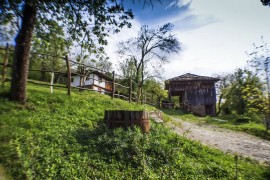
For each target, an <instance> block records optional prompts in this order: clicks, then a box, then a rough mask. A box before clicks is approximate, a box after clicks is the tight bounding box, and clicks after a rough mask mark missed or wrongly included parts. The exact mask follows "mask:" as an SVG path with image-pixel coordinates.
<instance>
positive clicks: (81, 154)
mask: <svg viewBox="0 0 270 180" xmlns="http://www.w3.org/2000/svg"><path fill="white" fill-rule="evenodd" d="M0 92H1V94H2V98H0V162H1V165H2V166H3V167H5V168H6V170H7V172H9V173H10V175H11V176H13V177H14V178H15V179H25V178H27V179H45V178H52V179H71V178H79V179H93V178H98V179H116V178H117V179H157V178H159V179H206V178H210V179H233V178H235V175H236V162H237V165H238V168H237V172H238V176H239V177H240V178H242V179H267V177H268V178H269V177H270V176H269V172H270V171H269V168H268V167H266V166H263V165H259V164H256V163H255V162H251V161H249V160H245V159H241V160H240V159H239V160H238V159H237V158H236V159H235V158H234V157H233V156H230V155H227V154H223V153H222V152H220V151H218V150H214V149H211V148H208V147H205V146H203V145H201V144H199V143H197V142H193V141H190V140H187V139H186V138H184V137H179V136H178V135H176V134H174V133H172V132H171V131H170V130H169V129H167V128H165V127H163V126H161V125H155V124H154V123H152V129H151V132H150V133H148V134H143V133H141V131H140V129H138V128H131V129H128V130H123V129H116V130H110V129H108V128H107V127H106V126H105V125H104V124H103V123H102V119H103V115H104V110H105V109H129V110H142V109H144V110H148V109H151V107H149V106H137V105H136V104H129V103H128V102H125V101H122V100H117V99H115V100H111V98H110V97H109V96H105V95H101V94H98V93H90V92H76V93H73V94H72V96H71V97H68V96H67V95H66V91H65V90H56V91H55V93H54V94H50V93H49V89H48V88H44V87H38V86H34V85H29V86H28V97H29V98H28V99H29V100H28V102H27V104H26V105H25V106H22V105H18V104H16V103H13V102H9V101H8V100H7V99H5V98H3V94H4V93H3V92H4V90H3V89H0Z"/></svg>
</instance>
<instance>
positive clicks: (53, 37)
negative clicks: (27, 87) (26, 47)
mask: <svg viewBox="0 0 270 180" xmlns="http://www.w3.org/2000/svg"><path fill="white" fill-rule="evenodd" d="M37 26H43V28H45V29H46V30H44V29H43V30H42V31H40V30H38V29H39V28H37V30H36V32H35V35H34V38H33V41H32V50H31V52H32V53H33V54H32V56H31V58H30V67H29V69H34V70H43V71H51V72H55V71H58V72H63V71H65V70H66V65H65V64H66V63H65V61H64V59H63V57H64V56H65V55H66V54H67V52H68V51H67V50H68V47H69V46H70V42H68V41H67V40H66V38H65V37H64V35H65V33H64V30H63V28H62V27H61V26H60V25H59V24H58V23H57V22H55V21H53V20H48V21H47V24H46V25H41V24H40V23H38V25H37ZM46 75H47V76H48V74H47V73H45V72H36V71H34V72H33V71H30V73H29V78H30V79H35V80H42V81H45V80H49V78H48V77H46Z"/></svg>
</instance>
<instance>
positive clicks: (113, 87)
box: [112, 71, 115, 99]
mask: <svg viewBox="0 0 270 180" xmlns="http://www.w3.org/2000/svg"><path fill="white" fill-rule="evenodd" d="M112 75H113V82H112V99H113V98H114V92H115V73H114V71H113V72H112Z"/></svg>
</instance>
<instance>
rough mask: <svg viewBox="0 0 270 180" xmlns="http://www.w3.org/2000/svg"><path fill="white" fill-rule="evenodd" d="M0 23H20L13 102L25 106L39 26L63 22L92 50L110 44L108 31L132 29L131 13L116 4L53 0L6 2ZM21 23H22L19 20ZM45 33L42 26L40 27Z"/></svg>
mask: <svg viewBox="0 0 270 180" xmlns="http://www.w3.org/2000/svg"><path fill="white" fill-rule="evenodd" d="M0 17H1V18H0V23H1V25H5V24H8V23H15V22H17V21H19V22H20V23H19V24H20V26H19V30H18V34H17V37H16V39H15V41H16V47H15V55H14V62H13V63H14V65H13V73H12V82H11V99H12V100H16V101H19V102H21V103H25V101H26V82H27V76H28V64H29V51H30V45H31V39H32V35H33V31H34V28H35V26H36V24H38V23H40V24H41V25H45V24H47V23H48V21H49V20H56V21H60V22H61V24H62V25H63V26H64V27H65V29H66V32H68V36H69V37H70V38H71V39H73V40H75V41H78V42H83V43H84V44H85V46H87V47H88V48H89V49H91V48H95V42H96V41H97V42H98V43H100V44H106V43H107V42H106V40H105V37H106V36H107V32H108V27H114V28H113V29H110V30H113V31H114V32H118V31H119V28H122V27H123V26H125V25H127V26H129V27H130V26H131V24H130V23H129V22H128V19H130V18H132V17H133V15H132V12H131V11H130V10H128V11H125V9H124V7H123V4H122V3H117V1H116V0H110V1H106V0H99V1H90V0H85V1H73V0H71V1H67V0H63V1H52V0H48V1H45V0H39V1H32V0H10V1H7V0H2V1H1V2H0ZM18 19H19V20H18ZM40 28H41V30H42V26H40Z"/></svg>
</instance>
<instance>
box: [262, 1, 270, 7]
mask: <svg viewBox="0 0 270 180" xmlns="http://www.w3.org/2000/svg"><path fill="white" fill-rule="evenodd" d="M261 2H262V4H263V5H264V6H270V0H261Z"/></svg>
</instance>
